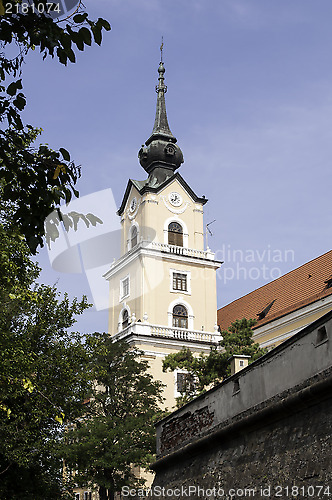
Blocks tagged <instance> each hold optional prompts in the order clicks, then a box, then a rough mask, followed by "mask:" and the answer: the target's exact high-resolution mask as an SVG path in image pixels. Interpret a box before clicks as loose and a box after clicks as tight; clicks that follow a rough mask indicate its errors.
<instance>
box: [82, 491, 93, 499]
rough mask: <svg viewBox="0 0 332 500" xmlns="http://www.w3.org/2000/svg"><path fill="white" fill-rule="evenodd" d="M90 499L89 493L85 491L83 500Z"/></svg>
mask: <svg viewBox="0 0 332 500" xmlns="http://www.w3.org/2000/svg"><path fill="white" fill-rule="evenodd" d="M91 498H92V495H91V491H85V492H84V500H91Z"/></svg>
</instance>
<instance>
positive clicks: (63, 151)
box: [59, 148, 70, 161]
mask: <svg viewBox="0 0 332 500" xmlns="http://www.w3.org/2000/svg"><path fill="white" fill-rule="evenodd" d="M59 151H60V153H61V154H62V157H63V159H64V160H65V161H70V154H69V153H68V151H67V150H66V149H65V148H59Z"/></svg>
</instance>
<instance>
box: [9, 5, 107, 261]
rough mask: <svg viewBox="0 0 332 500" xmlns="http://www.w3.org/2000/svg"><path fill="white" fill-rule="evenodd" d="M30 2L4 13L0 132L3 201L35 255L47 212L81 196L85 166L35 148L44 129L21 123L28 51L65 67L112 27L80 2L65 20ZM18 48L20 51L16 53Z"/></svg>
mask: <svg viewBox="0 0 332 500" xmlns="http://www.w3.org/2000/svg"><path fill="white" fill-rule="evenodd" d="M28 3H30V4H31V6H30V7H28V8H26V9H24V13H23V12H22V9H17V8H16V7H17V5H19V4H22V0H18V1H17V0H6V8H7V6H9V5H11V6H12V8H11V9H9V10H10V11H11V12H12V13H11V14H5V15H1V16H0V122H2V124H3V125H4V127H6V128H5V129H4V130H1V131H0V180H2V181H3V182H4V185H5V190H4V193H3V196H4V199H6V200H8V201H10V202H11V203H12V204H13V206H14V207H15V210H14V213H13V221H14V222H15V224H16V225H17V227H18V228H19V230H20V232H21V234H22V235H24V236H25V238H26V241H27V243H28V246H29V248H30V250H31V251H32V252H33V253H35V252H36V249H37V246H38V245H39V244H40V245H43V240H42V236H43V234H44V226H43V225H44V219H45V218H46V217H47V215H48V214H49V213H51V212H52V211H53V210H54V209H55V208H57V207H59V205H60V202H61V201H65V202H66V203H68V202H69V201H70V199H71V197H72V195H75V196H78V192H77V190H76V189H75V187H74V186H75V184H76V182H77V179H78V178H79V176H80V169H79V168H78V167H76V166H75V164H74V163H73V162H72V161H71V159H70V154H69V153H68V151H67V150H66V149H64V148H60V149H59V151H53V150H52V149H50V148H49V147H48V146H46V145H40V146H39V148H36V147H33V141H34V140H35V139H36V137H37V135H38V134H39V133H40V131H41V130H40V129H35V128H33V127H31V126H29V125H26V126H25V125H24V124H23V122H22V117H21V113H22V111H23V110H24V108H25V106H26V98H25V96H24V94H23V92H22V89H23V84H22V78H21V76H22V65H23V62H24V60H25V57H26V55H27V54H28V52H29V51H31V50H35V49H36V48H39V50H40V53H41V55H42V57H43V59H45V58H47V57H51V58H57V59H58V61H59V62H60V63H61V64H64V65H66V64H67V62H68V61H70V62H72V63H74V62H75V61H76V55H75V50H76V51H77V50H79V51H83V50H84V48H85V46H87V45H91V44H92V42H95V43H96V44H98V45H100V44H101V41H102V30H107V31H109V30H110V29H111V28H110V25H109V23H108V22H107V21H105V20H104V19H101V18H100V19H98V20H97V21H92V20H90V19H89V17H88V13H87V12H84V10H83V8H82V3H81V2H79V9H78V12H76V13H75V14H74V15H73V16H72V17H69V18H67V19H64V20H59V19H53V18H52V17H51V16H50V15H47V14H46V13H45V12H47V3H48V2H46V0H38V5H41V4H43V5H45V11H44V12H41V13H39V12H38V10H36V9H34V8H33V2H32V0H29V2H24V5H25V6H27V5H28ZM48 5H49V4H48ZM0 7H1V5H0ZM21 7H22V5H21ZM14 47H15V48H16V49H17V53H16V55H15V56H14V57H12V56H11V53H12V51H13V48H14ZM6 80H9V83H8V82H6Z"/></svg>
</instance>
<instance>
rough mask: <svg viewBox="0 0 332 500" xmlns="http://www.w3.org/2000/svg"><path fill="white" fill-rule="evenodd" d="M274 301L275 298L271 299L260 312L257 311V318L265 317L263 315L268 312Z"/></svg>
mask: <svg viewBox="0 0 332 500" xmlns="http://www.w3.org/2000/svg"><path fill="white" fill-rule="evenodd" d="M275 301H276V299H274V300H272V302H270V303H269V304H268V305H267V306H266V307H264V309H263V310H262V311H261V312H259V313H257V316H258V320H260V319H264V318H265V316H266V315H267V313H268V312H269V310H270V309H271V307H272V306H273V304H274V303H275Z"/></svg>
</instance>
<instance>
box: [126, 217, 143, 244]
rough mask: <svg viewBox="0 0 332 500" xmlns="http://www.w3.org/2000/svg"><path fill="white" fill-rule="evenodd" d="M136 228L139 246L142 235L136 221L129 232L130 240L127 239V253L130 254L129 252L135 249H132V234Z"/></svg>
mask: <svg viewBox="0 0 332 500" xmlns="http://www.w3.org/2000/svg"><path fill="white" fill-rule="evenodd" d="M134 226H135V227H136V229H137V245H138V244H139V236H140V233H139V225H138V224H137V222H136V221H133V222H132V224H131V226H130V228H129V231H128V239H127V251H128V252H129V250H131V249H132V248H135V247H132V246H131V232H132V230H133V227H134ZM137 245H135V246H137Z"/></svg>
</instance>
